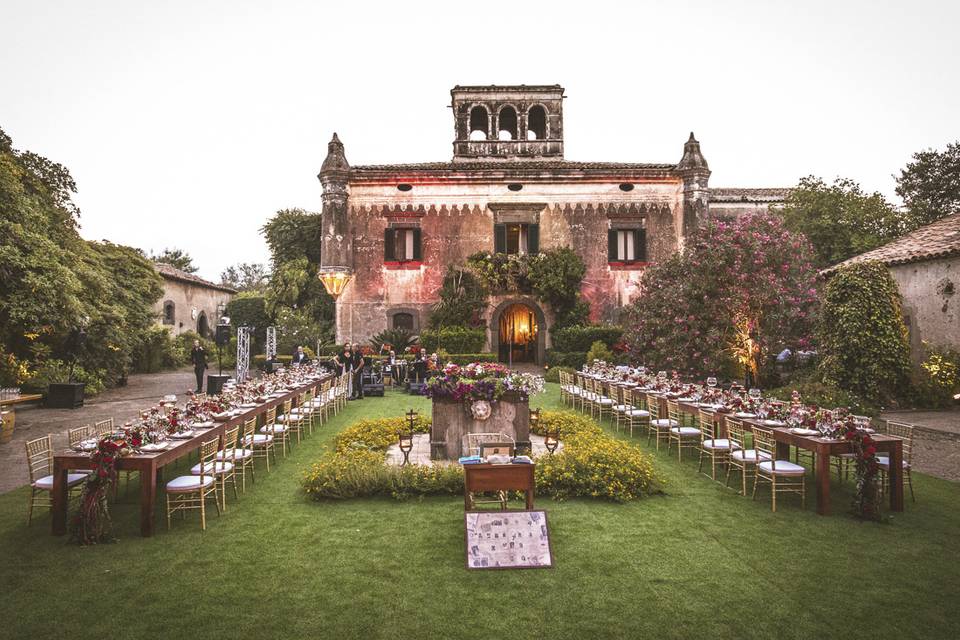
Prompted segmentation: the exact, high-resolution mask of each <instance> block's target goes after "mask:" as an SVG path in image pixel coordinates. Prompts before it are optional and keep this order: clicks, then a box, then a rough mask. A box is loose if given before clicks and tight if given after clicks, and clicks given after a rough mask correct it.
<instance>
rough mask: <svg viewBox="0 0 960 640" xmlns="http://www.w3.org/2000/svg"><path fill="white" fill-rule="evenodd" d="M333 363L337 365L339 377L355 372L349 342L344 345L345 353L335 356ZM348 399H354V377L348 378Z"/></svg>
mask: <svg viewBox="0 0 960 640" xmlns="http://www.w3.org/2000/svg"><path fill="white" fill-rule="evenodd" d="M333 361H334V362H335V363H336V364H337V373H338V374H339V375H341V376H342V375H343V374H345V373H346V374H351V373H352V372H353V350H352V349H351V348H350V343H349V342H345V343H344V345H343V351H341V352H340V353H338V354H337V355H336V356H334V358H333ZM347 397H348V398H350V399H351V400H352V399H353V375H348V376H347Z"/></svg>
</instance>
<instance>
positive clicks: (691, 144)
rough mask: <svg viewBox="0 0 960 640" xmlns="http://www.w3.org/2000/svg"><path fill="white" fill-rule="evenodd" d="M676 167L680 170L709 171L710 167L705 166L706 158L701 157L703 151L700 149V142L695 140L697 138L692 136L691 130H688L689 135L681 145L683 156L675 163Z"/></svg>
mask: <svg viewBox="0 0 960 640" xmlns="http://www.w3.org/2000/svg"><path fill="white" fill-rule="evenodd" d="M677 169H680V170H681V171H689V170H700V171H707V172H709V171H710V168H709V167H708V166H707V159H706V158H704V157H703V153H701V151H700V143H699V142H697V139H696V138H695V137H694V136H693V131H691V132H690V137H689V138H688V139H687V141H686V143H684V145H683V157H682V158H681V159H680V163H679V164H677Z"/></svg>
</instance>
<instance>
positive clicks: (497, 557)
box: [464, 511, 553, 569]
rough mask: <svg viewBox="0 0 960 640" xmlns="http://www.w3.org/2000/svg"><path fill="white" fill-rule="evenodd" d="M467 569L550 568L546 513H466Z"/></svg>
mask: <svg viewBox="0 0 960 640" xmlns="http://www.w3.org/2000/svg"><path fill="white" fill-rule="evenodd" d="M464 519H465V523H466V542H467V549H466V551H467V569H541V568H546V567H552V566H553V553H552V552H551V550H550V531H549V529H548V528H547V512H546V511H468V512H466V513H464Z"/></svg>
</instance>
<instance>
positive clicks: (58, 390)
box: [47, 382, 86, 409]
mask: <svg viewBox="0 0 960 640" xmlns="http://www.w3.org/2000/svg"><path fill="white" fill-rule="evenodd" d="M85 386H86V385H85V384H84V383H83V382H55V383H51V384H50V387H49V388H48V389H47V406H48V407H50V408H51V409H76V408H77V407H82V406H83V390H84V387H85Z"/></svg>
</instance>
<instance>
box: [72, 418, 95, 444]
mask: <svg viewBox="0 0 960 640" xmlns="http://www.w3.org/2000/svg"><path fill="white" fill-rule="evenodd" d="M91 435H93V429H92V428H91V427H90V425H88V424H85V425H83V426H82V427H77V428H76V429H70V430H69V431H67V442H68V443H69V445H70V448H71V449H75V448H77V447H79V446H80V443H81V442H83V441H84V440H89V439H90V436H91Z"/></svg>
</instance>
